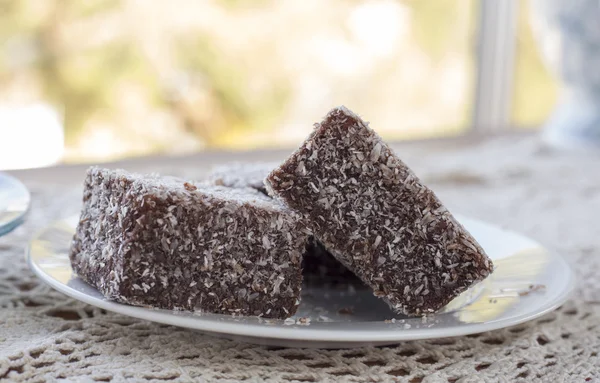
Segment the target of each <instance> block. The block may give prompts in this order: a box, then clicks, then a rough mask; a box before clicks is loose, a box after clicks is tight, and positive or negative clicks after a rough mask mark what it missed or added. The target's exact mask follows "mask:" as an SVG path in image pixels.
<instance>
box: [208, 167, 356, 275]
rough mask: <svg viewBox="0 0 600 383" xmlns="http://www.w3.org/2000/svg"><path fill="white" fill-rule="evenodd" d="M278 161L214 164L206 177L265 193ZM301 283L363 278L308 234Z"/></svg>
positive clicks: (212, 180) (223, 184) (214, 181)
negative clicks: (266, 183) (269, 176)
mask: <svg viewBox="0 0 600 383" xmlns="http://www.w3.org/2000/svg"><path fill="white" fill-rule="evenodd" d="M278 165H279V163H277V162H253V163H238V162H236V163H231V164H227V165H220V166H216V167H214V168H213V169H212V170H211V172H210V174H209V176H208V181H209V182H210V183H213V184H215V185H220V186H225V187H232V188H248V187H250V188H253V189H256V190H258V191H260V192H261V193H264V194H265V195H268V194H267V190H266V188H265V183H264V180H265V178H267V176H268V175H269V173H270V172H271V171H272V170H273V169H275V168H276V167H277V166H278ZM302 276H303V278H304V283H305V284H308V285H311V286H317V285H342V284H352V285H355V286H362V282H361V281H360V280H359V279H358V278H357V277H356V276H355V275H354V273H352V272H351V271H350V270H348V268H347V267H346V266H344V265H343V264H342V263H340V262H339V261H338V260H337V259H335V258H334V257H333V255H331V254H330V253H329V252H328V251H327V249H326V248H325V247H324V246H323V244H322V243H320V242H319V241H318V240H316V239H315V238H314V237H312V236H311V237H309V239H308V242H307V243H306V251H305V252H304V255H303V257H302Z"/></svg>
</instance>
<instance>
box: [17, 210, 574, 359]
mask: <svg viewBox="0 0 600 383" xmlns="http://www.w3.org/2000/svg"><path fill="white" fill-rule="evenodd" d="M456 216H457V217H458V215H456ZM460 217H461V218H463V216H460ZM464 218H465V219H468V220H471V221H475V222H477V223H478V224H481V225H485V226H488V227H490V226H491V227H493V228H495V229H497V230H501V231H504V232H508V233H512V234H514V235H518V236H519V237H521V238H524V239H527V240H529V241H532V242H534V243H536V244H537V245H539V246H540V247H541V248H543V249H545V250H546V251H547V253H548V255H549V256H550V257H551V259H552V262H553V263H556V262H558V263H560V266H561V267H562V268H563V269H566V271H567V274H566V275H565V280H566V282H565V284H564V285H565V287H564V288H563V289H562V291H560V293H558V294H557V295H556V296H554V297H553V299H550V300H548V301H546V302H544V303H543V304H541V305H540V306H539V310H537V311H535V312H530V313H522V314H518V315H514V316H509V317H500V318H496V319H493V320H490V321H485V322H477V323H465V324H464V325H462V326H455V327H443V328H419V329H411V330H409V331H406V330H403V329H402V328H401V327H398V328H397V331H382V330H381V329H358V330H356V331H352V330H351V329H348V328H345V329H344V328H343V329H336V328H335V327H334V326H335V324H336V323H339V322H331V323H329V322H313V323H311V324H310V325H297V324H290V325H286V326H269V325H265V324H261V323H239V322H235V321H220V320H219V319H220V318H215V316H217V317H218V316H219V314H212V313H206V314H207V315H211V316H213V318H210V320H202V319H203V318H202V314H200V313H199V315H198V316H178V315H177V311H170V310H163V309H153V308H146V307H140V306H132V305H127V304H123V303H119V302H115V301H110V300H107V299H101V298H97V297H93V296H90V295H88V294H86V293H83V292H81V291H78V290H76V289H75V288H73V287H70V286H68V285H67V284H65V283H62V282H60V281H58V280H57V279H55V278H53V277H52V276H51V275H49V274H47V273H46V272H44V271H43V270H42V269H41V267H40V266H39V265H38V264H36V263H35V262H34V261H33V257H32V256H31V251H32V244H33V242H34V241H35V240H36V239H38V238H39V237H40V236H41V234H42V233H44V232H45V231H46V230H48V229H49V228H50V227H51V226H52V224H55V223H57V222H64V221H66V219H60V220H55V221H52V222H51V223H49V224H48V225H46V226H45V227H43V228H41V229H39V230H38V231H36V232H35V234H34V235H33V236H32V237H31V240H30V241H29V243H28V245H27V246H26V248H25V258H26V261H27V264H28V265H29V267H30V268H31V270H32V271H33V272H34V274H36V276H38V277H39V278H40V279H41V280H42V281H44V283H47V284H48V285H50V287H52V288H53V289H55V290H57V291H59V292H61V293H63V294H65V295H67V296H69V297H70V298H73V299H76V300H78V301H81V302H83V303H86V304H89V305H92V306H95V307H98V308H101V309H104V310H107V311H110V312H114V313H117V314H121V315H125V316H129V317H133V318H136V319H141V320H146V321H151V322H156V323H161V324H167V325H172V326H176V327H182V328H188V329H193V330H199V331H202V332H206V333H209V334H215V335H219V334H220V335H225V336H227V335H230V336H239V337H245V338H248V339H256V340H259V339H272V340H281V341H302V342H305V343H306V344H307V347H309V345H310V343H314V342H328V343H331V344H338V345H343V344H352V343H358V342H363V343H373V344H376V343H379V344H381V343H382V342H383V343H385V342H388V343H394V342H403V341H411V340H422V339H437V338H451V337H458V336H465V335H472V334H478V333H483V332H487V331H493V330H499V329H502V328H507V327H512V326H516V325H519V324H522V323H524V322H528V321H531V320H533V319H536V318H539V317H541V316H543V315H545V314H547V313H549V312H552V311H554V310H555V309H557V308H558V307H560V306H561V305H562V304H564V303H565V302H566V301H567V300H568V299H569V297H570V295H571V294H572V292H573V290H574V288H575V286H576V279H575V273H574V270H573V268H572V267H571V265H570V263H569V262H568V261H567V260H566V259H565V258H564V257H562V256H560V255H559V254H557V253H556V252H554V251H549V250H548V249H546V248H545V247H543V246H541V245H540V244H539V243H538V242H537V241H535V240H533V239H531V238H529V237H527V236H525V235H522V234H519V233H516V232H513V231H510V230H505V229H503V228H501V227H499V226H496V225H493V224H490V223H487V222H485V221H482V220H478V219H474V218H467V217H464ZM459 221H460V220H459ZM80 280H81V278H80ZM81 281H82V282H83V283H86V282H85V281H83V280H81ZM90 287H91V288H93V286H90ZM226 318H227V319H228V318H231V317H230V316H226V315H223V319H226ZM240 318H244V317H240ZM432 318H435V317H434V316H433V317H432ZM276 321H277V320H276ZM281 322H282V321H281ZM378 322H379V323H382V325H383V322H381V321H376V322H353V323H378ZM351 323H352V322H351ZM386 324H387V323H386ZM323 325H325V326H323ZM316 327H318V328H316Z"/></svg>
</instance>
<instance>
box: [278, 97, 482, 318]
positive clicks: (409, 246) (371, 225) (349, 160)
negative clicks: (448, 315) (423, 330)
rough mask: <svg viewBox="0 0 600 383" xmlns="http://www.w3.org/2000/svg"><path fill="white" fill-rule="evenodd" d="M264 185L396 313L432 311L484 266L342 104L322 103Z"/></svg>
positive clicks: (447, 217)
mask: <svg viewBox="0 0 600 383" xmlns="http://www.w3.org/2000/svg"><path fill="white" fill-rule="evenodd" d="M266 185H267V191H268V192H269V193H270V194H271V195H273V196H277V197H278V198H279V199H281V200H282V201H283V202H284V203H285V204H287V205H288V206H289V207H290V208H292V209H293V210H296V211H297V212H299V213H300V214H302V216H303V217H304V218H305V219H307V220H308V222H309V226H310V228H311V229H312V231H313V234H314V235H315V237H316V238H317V239H318V240H319V241H321V242H322V243H323V244H324V245H325V247H326V248H327V250H329V251H330V252H331V253H332V254H333V255H334V256H335V257H336V258H337V259H338V260H339V261H340V262H342V263H343V264H344V265H346V266H347V267H348V268H349V269H350V270H351V271H353V272H354V273H355V274H356V275H357V276H358V277H359V278H361V279H362V280H363V282H365V283H366V284H367V285H368V286H370V287H371V288H373V290H374V293H375V295H377V296H379V297H381V298H382V299H384V300H385V301H386V302H387V303H388V304H389V305H390V306H391V308H392V309H394V310H395V311H396V312H398V313H402V314H406V315H422V314H426V313H431V312H435V311H437V310H439V309H441V308H442V307H443V306H445V305H446V304H448V303H449V302H450V301H451V300H452V299H453V298H455V297H456V296H457V295H459V294H460V293H462V292H463V291H465V290H466V289H468V288H469V287H470V286H472V285H473V284H475V283H477V282H479V281H481V280H483V279H484V278H486V277H487V276H488V275H489V274H490V273H491V272H492V270H493V265H492V262H491V260H490V259H489V258H488V257H487V256H486V254H485V252H484V250H483V249H482V248H481V246H479V244H478V243H477V242H476V240H475V239H474V238H473V237H472V236H471V235H470V234H469V233H468V232H467V231H466V230H465V228H464V227H463V226H462V225H461V224H460V223H459V222H458V221H457V220H456V219H455V218H454V217H453V216H452V214H450V212H449V211H448V210H447V209H446V208H445V207H444V206H443V205H442V203H441V202H440V200H439V199H438V198H437V197H436V195H435V194H434V193H433V191H431V190H430V189H429V188H427V187H426V186H425V185H423V183H422V182H421V181H420V180H419V178H417V176H415V174H414V173H413V172H412V171H411V170H410V169H409V168H408V167H407V166H406V165H405V164H404V163H403V162H402V161H401V160H400V159H399V158H398V157H397V156H396V154H395V153H394V152H393V151H392V150H391V149H390V147H389V146H388V145H387V144H386V143H384V142H383V141H382V139H381V138H380V137H379V136H378V135H377V134H376V133H375V132H374V131H373V130H372V129H371V128H369V126H368V124H367V123H365V122H364V121H363V120H362V119H361V118H360V117H358V116H357V115H356V114H354V113H353V112H351V111H350V110H348V109H347V108H345V107H338V108H335V109H333V110H331V111H330V112H329V113H328V114H327V116H326V117H325V119H324V120H323V121H322V122H321V123H319V124H317V125H316V126H315V130H314V131H313V132H312V134H311V135H310V136H309V137H308V139H307V140H306V141H305V142H304V143H303V144H302V146H301V147H300V148H299V149H298V150H297V151H296V152H294V153H293V154H292V155H291V157H290V158H288V159H287V160H286V161H285V163H284V164H283V165H281V166H280V167H279V168H277V169H275V170H274V171H273V172H272V173H271V174H270V175H269V176H268V177H267V179H266Z"/></svg>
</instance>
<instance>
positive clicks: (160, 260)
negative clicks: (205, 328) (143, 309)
mask: <svg viewBox="0 0 600 383" xmlns="http://www.w3.org/2000/svg"><path fill="white" fill-rule="evenodd" d="M83 202H84V206H83V210H82V213H81V219H80V221H79V225H78V226H77V230H76V234H75V236H74V239H73V243H72V246H71V252H70V259H71V264H72V266H73V269H74V270H75V271H76V272H77V274H78V275H79V276H80V277H81V278H83V279H84V280H85V281H86V282H88V283H89V284H91V285H93V286H95V287H96V288H97V289H98V290H99V291H100V292H101V293H102V294H103V295H104V296H105V297H107V298H109V299H112V300H116V301H119V302H123V303H128V304H133V305H142V306H152V307H158V308H165V309H182V310H200V311H206V312H214V313H225V314H240V315H257V316H264V317H271V318H285V317H289V316H290V315H292V314H294V313H295V311H296V309H297V306H298V304H299V295H300V288H301V279H302V277H301V267H300V262H301V253H302V251H303V250H304V245H305V243H306V240H307V234H306V233H305V229H304V227H305V225H304V224H303V222H302V220H301V219H299V217H298V216H297V215H296V214H295V213H293V212H291V211H290V210H289V209H287V208H286V207H284V206H283V205H281V204H280V203H278V202H276V201H274V200H272V199H270V198H268V197H265V196H264V195H262V194H261V193H259V192H257V191H255V190H253V189H230V188H224V187H218V186H207V185H194V184H190V183H187V182H184V181H181V180H177V179H173V178H160V177H158V176H153V175H151V176H142V175H135V174H130V173H127V172H125V171H122V170H116V171H113V170H106V169H99V168H91V169H90V170H89V171H88V172H87V176H86V180H85V185H84V195H83Z"/></svg>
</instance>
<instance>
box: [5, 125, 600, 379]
mask: <svg viewBox="0 0 600 383" xmlns="http://www.w3.org/2000/svg"><path fill="white" fill-rule="evenodd" d="M398 154H399V155H400V157H402V158H404V159H405V160H406V162H407V163H408V164H409V165H411V166H412V167H413V168H414V169H415V171H416V172H417V174H419V175H420V176H421V178H422V179H423V180H424V181H425V182H427V183H428V184H429V185H430V186H431V187H432V188H433V189H434V190H435V191H436V192H437V193H438V195H439V196H440V198H441V199H442V200H443V201H445V202H446V204H447V205H448V206H449V207H450V209H451V210H454V211H456V212H460V213H462V214H465V215H470V216H473V217H477V218H480V219H483V220H486V221H490V222H494V223H496V224H499V225H501V226H503V227H506V228H510V229H513V230H516V231H520V232H523V233H525V234H526V235H529V236H531V237H533V238H535V239H536V240H538V241H539V242H541V243H542V244H544V245H546V246H548V247H549V248H551V249H552V250H554V251H557V252H560V253H561V254H563V255H564V256H566V257H567V258H568V259H569V260H570V261H571V262H572V264H573V265H574V268H575V270H576V272H577V276H578V281H579V285H578V287H577V291H576V293H575V294H574V296H573V299H572V300H571V301H569V302H568V303H567V304H565V305H564V306H563V307H562V308H560V309H559V310H558V311H556V312H554V313H551V314H548V315H546V316H544V317H542V318H541V319H538V320H536V321H533V322H530V323H527V324H523V325H519V326H516V327H512V328H508V329H504V330H500V331H494V332H489V333H484V334H480V335H473V336H467V337H461V338H451V339H438V340H429V341H417V342H407V343H403V344H401V345H398V346H393V347H381V348H363V349H353V350H302V349H278V348H269V347H261V346H256V345H250V344H243V343H237V342H233V341H227V340H222V339H216V338H212V337H209V336H206V335H203V334H201V333H199V332H195V331H191V330H185V329H180V328H176V327H171V326H165V325H159V324H154V323H150V322H144V321H140V320H136V319H131V318H128V317H124V316H120V315H116V314H111V313H108V312H105V311H103V310H100V309H96V308H93V307H90V306H87V305H85V304H82V303H79V302H76V301H73V300H72V299H69V298H67V297H66V296H64V295H62V294H60V293H57V292H54V291H53V290H52V289H50V288H49V287H47V286H46V285H44V284H43V283H41V282H40V281H39V280H38V279H37V278H36V277H35V276H33V275H32V273H31V272H30V271H29V270H28V268H27V266H26V264H25V261H24V257H23V253H24V248H25V246H26V244H27V241H28V239H29V238H30V237H31V236H32V235H33V233H34V232H35V231H36V230H37V229H39V228H41V227H43V226H44V225H46V224H48V223H49V222H51V221H52V220H55V219H58V218H61V217H64V216H67V215H70V214H73V213H76V212H77V210H78V207H79V203H80V202H79V201H80V199H81V197H80V188H79V185H76V184H73V185H61V186H49V185H43V184H38V185H32V189H33V190H32V195H33V207H32V211H31V213H30V215H29V217H28V221H27V223H26V224H25V225H24V226H23V227H21V228H19V229H17V231H15V232H13V233H11V234H9V235H8V236H5V237H2V238H0V381H9V382H12V381H14V382H19V381H31V382H44V381H50V382H52V381H65V382H66V381H68V382H71V381H85V382H88V381H91V382H93V381H100V382H104V381H106V382H108V381H114V382H119V381H140V382H155V381H156V382H165V381H167V382H190V381H219V382H237V381H248V382H294V381H299V382H321V381H323V382H340V381H341V382H388V381H389V382H395V381H406V382H413V383H416V382H481V381H489V382H504V381H506V382H512V381H523V382H531V381H549V382H586V381H597V380H599V379H600V357H599V356H598V352H600V277H599V273H600V232H599V230H600V229H599V227H600V225H599V224H598V217H599V215H600V156H598V157H589V156H588V157H585V156H577V155H567V154H560V153H553V152H551V151H549V150H547V149H544V148H542V147H541V146H540V145H539V144H538V143H537V141H535V140H534V139H532V138H522V139H515V138H514V137H512V138H502V139H495V140H490V141H486V142H483V143H479V144H469V145H462V146H458V147H457V145H456V144H450V143H448V142H439V143H427V144H412V145H403V146H401V147H400V148H399V149H398ZM138 167H139V166H138ZM195 167H198V164H197V163H190V165H189V168H181V167H177V168H173V169H168V168H165V169H156V168H152V169H148V171H157V170H158V171H161V172H163V173H165V174H169V173H170V174H173V175H183V176H187V177H190V178H195V177H199V175H200V174H201V171H195V170H194V168H195ZM82 177H83V175H82ZM82 179H83V178H82Z"/></svg>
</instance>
